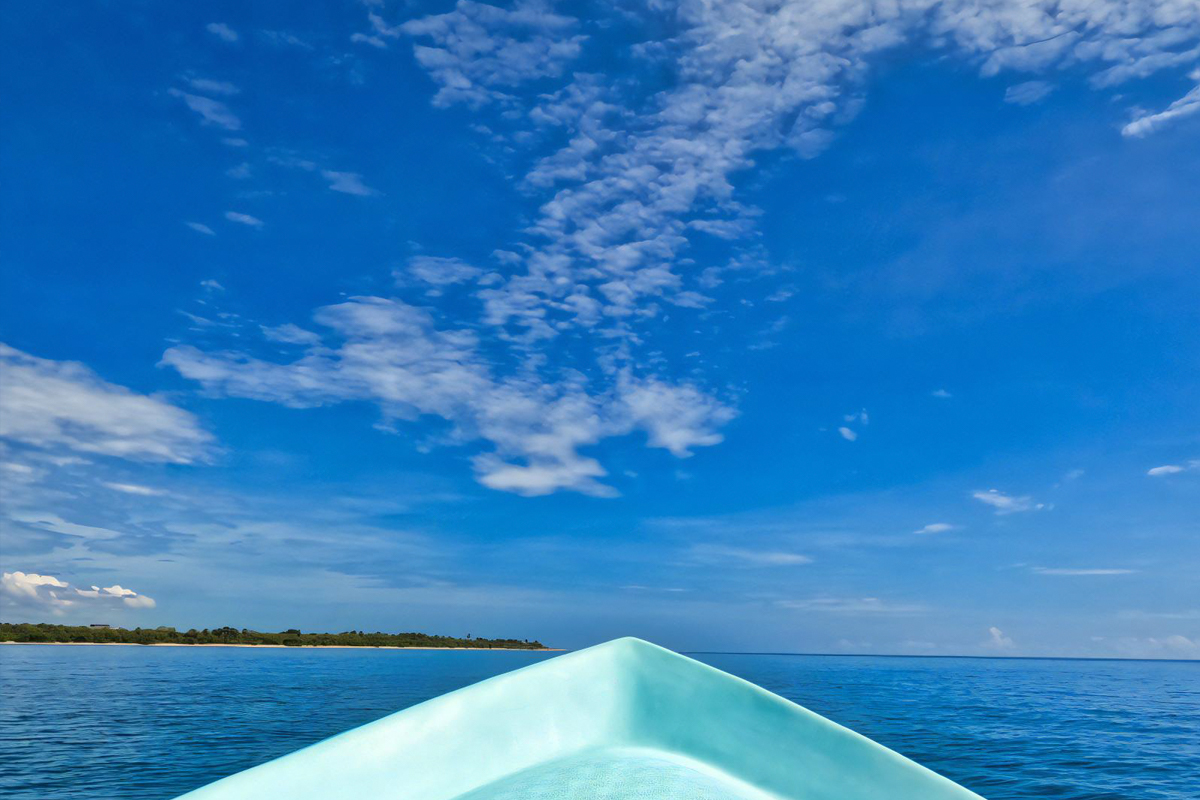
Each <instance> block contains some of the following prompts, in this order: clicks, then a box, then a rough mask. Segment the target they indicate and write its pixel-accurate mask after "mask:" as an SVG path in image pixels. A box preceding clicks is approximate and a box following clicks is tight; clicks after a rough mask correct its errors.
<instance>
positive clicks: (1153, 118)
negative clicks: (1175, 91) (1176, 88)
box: [1121, 70, 1200, 138]
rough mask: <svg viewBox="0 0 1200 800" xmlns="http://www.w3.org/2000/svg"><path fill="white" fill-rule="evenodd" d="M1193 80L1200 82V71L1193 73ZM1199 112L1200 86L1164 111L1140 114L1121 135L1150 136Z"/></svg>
mask: <svg viewBox="0 0 1200 800" xmlns="http://www.w3.org/2000/svg"><path fill="white" fill-rule="evenodd" d="M1192 78H1193V79H1196V80H1200V70H1198V71H1197V72H1195V73H1193V75H1192ZM1197 111H1200V85H1197V86H1196V87H1195V88H1193V89H1192V90H1191V91H1190V92H1188V93H1187V94H1185V95H1184V96H1183V97H1181V98H1179V99H1178V100H1176V101H1175V102H1174V103H1171V105H1169V106H1167V107H1166V108H1165V109H1163V110H1162V111H1157V112H1146V113H1142V114H1139V115H1138V116H1137V117H1135V118H1134V119H1133V121H1131V122H1130V123H1129V124H1128V125H1126V126H1125V127H1124V128H1121V135H1123V136H1131V137H1134V138H1141V137H1143V136H1149V135H1150V134H1152V133H1154V132H1155V131H1157V130H1160V129H1162V128H1163V127H1164V126H1166V125H1168V124H1170V123H1171V122H1174V121H1175V120H1178V119H1182V118H1183V117H1190V116H1191V115H1192V114H1195V113H1196V112H1197Z"/></svg>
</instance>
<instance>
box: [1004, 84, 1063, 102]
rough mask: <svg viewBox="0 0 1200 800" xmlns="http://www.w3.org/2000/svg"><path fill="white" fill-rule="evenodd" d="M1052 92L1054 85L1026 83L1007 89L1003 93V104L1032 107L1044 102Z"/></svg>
mask: <svg viewBox="0 0 1200 800" xmlns="http://www.w3.org/2000/svg"><path fill="white" fill-rule="evenodd" d="M1053 91H1054V85H1053V84H1050V83H1046V82H1045V81H1026V82H1025V83H1018V84H1016V85H1015V86H1010V87H1008V89H1007V90H1005V92H1004V102H1006V103H1015V104H1016V105H1019V106H1028V105H1033V104H1034V103H1037V102H1039V101H1041V100H1044V99H1045V98H1046V97H1047V96H1048V95H1049V94H1050V93H1051V92H1053Z"/></svg>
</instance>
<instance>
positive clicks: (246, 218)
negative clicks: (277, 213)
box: [225, 211, 264, 228]
mask: <svg viewBox="0 0 1200 800" xmlns="http://www.w3.org/2000/svg"><path fill="white" fill-rule="evenodd" d="M225 219H227V220H229V221H230V222H236V223H238V224H239V225H249V226H250V227H251V228H261V227H262V226H263V225H264V223H263V221H262V220H261V219H259V218H258V217H252V216H250V215H249V214H243V213H241V212H240V211H226V212H225Z"/></svg>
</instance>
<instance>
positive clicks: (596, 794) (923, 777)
mask: <svg viewBox="0 0 1200 800" xmlns="http://www.w3.org/2000/svg"><path fill="white" fill-rule="evenodd" d="M183 797H184V798H187V800H250V799H251V798H255V799H256V800H258V799H259V798H272V797H279V798H288V800H342V799H345V800H349V798H355V799H356V800H364V799H365V798H371V799H372V800H393V799H394V800H400V799H401V798H403V799H404V800H455V799H458V800H601V798H604V799H605V800H770V799H774V800H970V799H971V798H974V800H981V798H979V796H978V795H976V794H975V793H973V792H970V791H968V790H966V789H964V788H962V787H961V786H959V785H958V784H955V783H953V782H952V781H950V780H947V779H946V778H943V777H942V776H940V775H938V774H936V773H934V772H931V771H930V770H928V769H926V768H924V767H922V766H920V765H919V764H917V763H915V762H913V761H910V760H909V759H907V758H905V757H904V756H901V755H899V754H898V753H895V752H893V751H892V750H889V749H887V748H886V747H883V746H882V745H879V744H877V743H875V742H873V741H871V740H870V739H867V738H866V737H863V736H860V735H859V734H857V733H854V732H853V731H851V730H848V729H847V728H843V727H841V726H840V725H837V724H836V723H833V722H830V721H829V720H827V719H825V718H824V717H822V716H820V715H818V714H814V713H813V712H811V711H809V710H807V709H805V708H802V707H800V706H798V705H796V704H795V703H792V702H791V701H789V700H785V699H784V698H782V697H779V696H778V695H775V694H772V693H771V692H768V691H767V690H765V689H762V688H761V687H758V686H755V685H754V684H752V683H749V682H747V681H744V680H742V679H741V678H737V677H734V676H732V675H729V674H727V673H724V672H721V671H720V670H718V669H714V668H713V667H710V666H708V665H706V664H702V663H700V662H698V661H695V660H693V659H690V658H687V657H685V656H681V655H679V654H677V653H673V652H671V651H670V650H665V649H663V648H661V647H658V646H656V645H652V644H649V643H647V642H643V641H641V640H640V639H632V638H626V639H617V640H614V641H611V642H608V643H606V644H602V645H597V646H596V647H592V648H589V649H587V650H580V651H578V652H574V653H568V654H566V655H562V656H558V657H556V658H552V659H549V660H547V661H543V662H540V663H538V664H534V665H532V666H529V667H525V668H523V669H519V670H515V671H513V672H509V673H506V674H504V675H499V676H496V677H494V678H490V679H488V680H485V681H481V682H480V683H477V684H474V685H472V686H468V687H465V688H463V689H459V690H458V691H455V692H451V693H449V694H446V695H442V696H441V697H436V698H434V699H432V700H429V701H426V702H424V703H421V704H419V705H416V706H413V707H412V708H408V709H405V710H404V711H400V712H398V713H396V714H392V715H391V716H388V717H384V718H383V719H380V720H377V721H375V722H372V723H370V724H368V725H363V726H362V727H359V728H354V729H353V730H349V731H346V732H345V733H342V734H339V735H338V736H334V737H333V738H331V739H327V740H325V741H323V742H319V743H317V744H315V745H312V746H311V747H307V748H304V749H303V750H299V751H297V752H295V753H291V754H290V755H287V756H284V757H282V758H278V759H276V760H274V761H270V762H267V763H266V764H262V765H260V766H257V767H254V768H252V769H248V770H246V771H245V772H240V773H238V774H236V775H232V776H230V777H228V778H224V779H222V780H219V781H217V782H216V783H212V784H209V785H208V786H205V787H203V788H200V789H197V790H196V791H194V792H190V793H188V794H186V795H184V796H183ZM180 800H183V798H180Z"/></svg>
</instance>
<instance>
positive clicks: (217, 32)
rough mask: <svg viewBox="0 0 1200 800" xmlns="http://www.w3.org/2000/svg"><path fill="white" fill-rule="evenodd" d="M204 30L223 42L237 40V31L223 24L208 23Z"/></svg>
mask: <svg viewBox="0 0 1200 800" xmlns="http://www.w3.org/2000/svg"><path fill="white" fill-rule="evenodd" d="M204 30H206V31H208V32H209V33H211V34H212V35H213V36H216V37H217V38H218V39H220V40H221V41H223V42H236V41H237V40H238V34H237V31H235V30H234V29H233V28H231V27H229V26H228V25H226V24H225V23H224V22H210V23H208V24H207V25H205V26H204Z"/></svg>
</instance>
